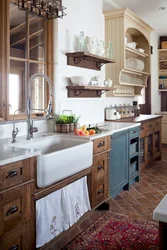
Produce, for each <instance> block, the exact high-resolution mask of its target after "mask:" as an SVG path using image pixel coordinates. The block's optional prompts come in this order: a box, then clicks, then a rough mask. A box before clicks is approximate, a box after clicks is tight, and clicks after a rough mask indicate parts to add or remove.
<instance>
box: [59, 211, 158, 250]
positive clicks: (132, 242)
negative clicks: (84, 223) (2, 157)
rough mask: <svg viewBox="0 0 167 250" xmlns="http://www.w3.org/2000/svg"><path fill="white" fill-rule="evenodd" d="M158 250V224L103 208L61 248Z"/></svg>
mask: <svg viewBox="0 0 167 250" xmlns="http://www.w3.org/2000/svg"><path fill="white" fill-rule="evenodd" d="M150 249H151V250H158V249H159V247H158V225H157V224H155V223H153V222H148V221H142V220H139V219H129V218H128V217H126V216H124V215H119V214H113V213H112V212H110V211H109V212H107V213H105V214H103V215H102V216H101V217H100V218H98V220H96V221H95V222H94V223H93V224H92V225H91V226H90V227H88V228H87V229H86V230H85V231H83V232H82V233H81V234H80V235H79V236H77V237H76V238H75V239H74V240H73V241H71V242H70V243H69V244H68V245H66V246H65V247H64V248H63V250H150Z"/></svg>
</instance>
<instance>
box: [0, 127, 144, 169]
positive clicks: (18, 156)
mask: <svg viewBox="0 0 167 250" xmlns="http://www.w3.org/2000/svg"><path fill="white" fill-rule="evenodd" d="M93 126H94V125H93ZM98 126H104V127H103V129H104V130H103V131H102V132H101V133H99V134H96V135H93V136H82V138H84V139H85V140H95V139H97V138H101V137H104V136H108V135H112V134H114V133H116V132H120V131H123V130H126V129H131V128H134V127H138V126H140V123H127V122H125V123H124V122H121V123H120V122H101V123H98ZM101 128H102V127H101ZM55 135H59V136H60V135H61V136H63V137H64V136H65V137H68V138H69V137H73V138H74V137H75V138H77V136H76V135H74V134H73V133H68V134H60V133H59V134H58V133H41V134H40V133H39V134H38V135H36V136H35V137H34V140H39V139H40V138H41V139H44V137H48V136H55ZM78 137H79V136H78ZM17 141H18V143H20V142H24V143H25V142H27V144H28V143H29V141H27V140H26V139H25V137H18V138H17ZM16 144H17V143H15V144H13V143H11V138H10V139H3V140H0V166H2V165H5V164H8V163H12V162H16V161H20V160H23V159H26V158H30V157H33V156H37V155H40V154H41V152H40V150H38V149H25V148H17V146H16Z"/></svg>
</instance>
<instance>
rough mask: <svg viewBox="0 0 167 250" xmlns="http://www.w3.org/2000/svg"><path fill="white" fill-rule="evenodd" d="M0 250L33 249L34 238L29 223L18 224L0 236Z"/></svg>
mask: <svg viewBox="0 0 167 250" xmlns="http://www.w3.org/2000/svg"><path fill="white" fill-rule="evenodd" d="M0 249H1V250H33V249H35V248H34V239H33V233H32V230H31V228H30V223H29V222H27V223H25V224H24V225H20V226H19V227H17V228H16V229H14V230H12V231H10V232H9V233H7V234H5V235H3V236H1V237H0Z"/></svg>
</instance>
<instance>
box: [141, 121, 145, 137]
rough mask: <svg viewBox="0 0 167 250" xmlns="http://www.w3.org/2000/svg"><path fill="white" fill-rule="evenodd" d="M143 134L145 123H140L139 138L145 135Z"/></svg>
mask: <svg viewBox="0 0 167 250" xmlns="http://www.w3.org/2000/svg"><path fill="white" fill-rule="evenodd" d="M145 135H146V126H145V124H141V126H140V138H143V137H145Z"/></svg>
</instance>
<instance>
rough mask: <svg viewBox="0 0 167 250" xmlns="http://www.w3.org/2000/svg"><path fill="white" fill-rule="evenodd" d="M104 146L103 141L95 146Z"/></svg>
mask: <svg viewBox="0 0 167 250" xmlns="http://www.w3.org/2000/svg"><path fill="white" fill-rule="evenodd" d="M104 145H105V142H104V141H103V142H100V143H99V144H98V145H97V147H98V148H101V147H103V146H104Z"/></svg>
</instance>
